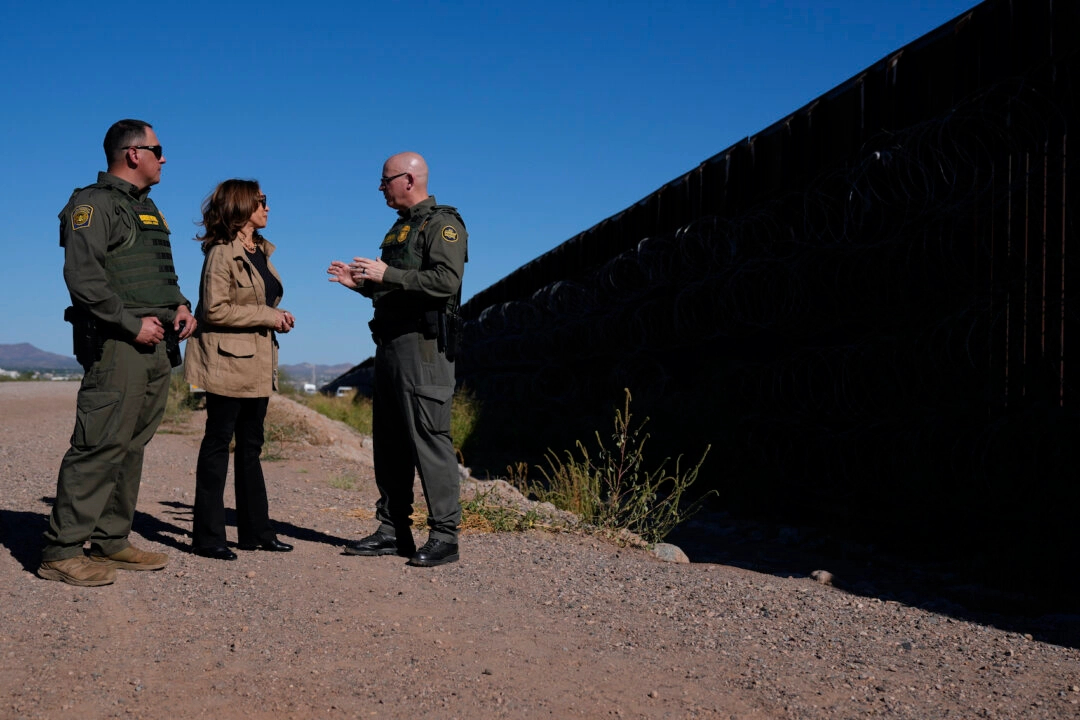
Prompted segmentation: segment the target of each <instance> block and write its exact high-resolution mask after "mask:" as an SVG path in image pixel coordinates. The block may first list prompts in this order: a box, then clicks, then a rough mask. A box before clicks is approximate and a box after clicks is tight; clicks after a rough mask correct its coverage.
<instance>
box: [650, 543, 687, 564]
mask: <svg viewBox="0 0 1080 720" xmlns="http://www.w3.org/2000/svg"><path fill="white" fill-rule="evenodd" d="M652 554H653V555H654V556H655V557H657V558H660V559H661V560H663V561H664V562H673V563H688V562H690V558H688V557H687V556H686V553H684V552H683V551H682V550H681V549H680V548H679V546H677V545H672V544H670V543H657V544H656V545H654V546H653V549H652Z"/></svg>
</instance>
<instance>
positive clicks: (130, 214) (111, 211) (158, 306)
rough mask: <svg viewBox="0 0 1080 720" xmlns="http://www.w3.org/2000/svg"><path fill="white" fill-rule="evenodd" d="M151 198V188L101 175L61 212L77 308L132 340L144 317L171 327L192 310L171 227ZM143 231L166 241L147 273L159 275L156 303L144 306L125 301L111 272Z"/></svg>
mask: <svg viewBox="0 0 1080 720" xmlns="http://www.w3.org/2000/svg"><path fill="white" fill-rule="evenodd" d="M103 186H104V187H103ZM121 194H122V195H121ZM149 194H150V188H143V189H142V190H140V189H139V188H137V187H136V186H135V185H132V184H131V183H129V182H127V181H126V180H122V179H121V178H118V177H116V176H115V175H111V174H109V173H107V172H99V173H98V180H97V183H96V184H95V185H91V186H89V187H85V188H81V189H79V190H76V191H75V192H74V193H73V194H72V196H71V198H70V199H69V200H68V203H67V205H66V206H65V207H64V209H63V210H62V211H61V213H60V245H61V246H62V247H63V248H64V280H65V281H66V282H67V287H68V292H69V293H70V294H71V300H72V304H74V305H76V306H80V307H82V308H85V309H86V310H88V311H89V312H90V313H92V314H93V315H94V316H95V317H97V318H98V319H100V320H103V321H105V322H109V323H112V324H114V325H118V326H120V327H122V328H123V329H124V330H125V331H126V332H128V333H130V334H131V337H132V338H134V337H135V336H136V335H138V334H139V330H140V329H141V328H142V321H141V318H142V317H143V316H146V315H154V316H156V317H158V318H159V319H161V321H162V323H163V324H165V323H169V324H171V323H172V322H173V320H174V319H175V316H176V312H175V309H176V308H177V307H178V306H180V305H187V306H188V307H190V303H189V302H188V301H187V299H186V298H185V297H184V296H183V294H182V293H181V292H180V287H179V285H178V283H177V279H176V271H175V269H174V266H173V259H172V247H171V245H170V244H169V242H168V239H167V238H168V234H169V225H168V223H166V222H165V218H164V216H163V215H162V214H161V211H159V210H158V208H157V206H156V205H155V204H154V201H153V200H151V199H150V197H149ZM125 204H126V205H127V207H126V208H125V207H124V205H125ZM139 232H155V233H156V234H158V235H161V236H163V237H164V238H165V239H164V240H163V241H159V246H158V248H157V252H156V256H155V257H154V259H153V261H152V262H153V265H152V266H147V267H146V268H145V275H156V276H157V277H156V278H152V280H153V282H152V283H151V284H152V286H153V287H152V289H151V290H150V291H149V293H148V294H149V295H150V296H152V297H153V298H154V300H153V301H152V302H149V303H147V304H145V305H144V306H141V307H139V306H135V305H132V304H130V303H125V302H124V300H123V298H121V297H120V294H119V290H120V288H117V287H114V284H113V283H111V282H110V278H109V274H108V272H107V271H106V265H107V263H108V261H109V258H110V256H113V257H115V256H116V253H117V252H118V250H121V249H122V246H123V245H124V244H125V243H126V242H127V241H129V239H130V238H131V237H134V234H135V233H139ZM142 270H143V268H140V272H141V271H142ZM148 279H151V278H148Z"/></svg>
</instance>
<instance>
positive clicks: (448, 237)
mask: <svg viewBox="0 0 1080 720" xmlns="http://www.w3.org/2000/svg"><path fill="white" fill-rule="evenodd" d="M442 239H443V240H445V241H446V242H457V230H455V229H454V226H453V225H447V226H446V227H444V228H443V229H442Z"/></svg>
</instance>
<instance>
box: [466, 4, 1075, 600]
mask: <svg viewBox="0 0 1080 720" xmlns="http://www.w3.org/2000/svg"><path fill="white" fill-rule="evenodd" d="M1078 37H1080V7H1078V4H1077V3H1054V2H1052V1H1051V0H1028V1H1026V2H1023V3H1021V2H1008V1H1007V0H987V1H986V2H983V3H981V4H979V5H977V6H975V7H974V8H972V10H970V11H968V12H966V13H964V14H963V15H961V16H959V17H957V18H955V19H954V20H952V21H950V22H948V23H946V24H945V25H943V26H941V27H939V28H938V29H936V30H934V31H933V32H931V33H929V34H927V35H926V36H924V37H922V38H920V39H918V40H917V41H915V42H913V43H911V44H909V45H907V46H905V47H903V48H901V49H899V50H897V51H896V52H894V53H892V54H890V55H889V56H887V57H885V58H883V59H882V60H880V61H879V62H877V63H875V64H874V65H873V66H871V67H869V68H867V69H866V70H865V71H863V72H861V73H859V74H858V75H857V76H855V77H853V78H851V79H849V80H848V81H846V82H844V83H843V84H841V85H839V86H837V87H836V88H835V89H833V90H832V91H830V92H828V93H826V94H825V95H822V96H821V97H819V98H817V99H816V100H814V101H813V102H811V103H809V104H808V105H806V106H804V107H802V108H799V109H798V110H796V111H795V112H793V113H792V114H791V115H789V116H788V117H785V118H783V119H782V120H780V121H779V122H777V123H775V124H773V125H772V126H770V127H768V128H766V129H764V130H763V131H761V132H760V133H758V134H756V135H754V136H752V137H748V138H746V139H744V140H742V141H740V142H739V143H736V144H735V145H733V146H731V147H729V148H727V149H726V150H724V151H722V152H720V153H718V154H717V155H715V156H713V157H711V158H709V159H707V160H706V161H704V162H703V163H701V164H700V165H698V166H697V167H696V168H694V169H693V170H691V171H690V172H688V173H686V174H685V175H682V176H681V177H678V178H676V179H675V180H673V181H671V182H669V183H667V184H665V185H664V186H662V187H660V188H659V189H658V190H656V191H655V192H654V193H652V194H651V195H649V196H648V197H646V198H644V199H642V200H641V201H639V202H637V203H635V204H634V205H633V206H631V207H629V208H627V209H625V210H624V211H622V212H620V213H618V214H616V215H614V216H612V217H610V218H608V219H606V220H604V221H603V222H601V223H599V224H597V225H596V226H594V227H592V228H589V229H588V230H585V231H584V232H582V233H580V234H579V235H577V236H575V237H573V238H571V239H570V240H567V241H566V242H564V243H562V244H561V245H559V246H557V247H556V248H554V249H553V250H551V251H550V252H547V253H545V254H544V255H542V256H540V257H538V258H537V259H535V260H533V261H532V262H530V263H528V264H526V265H525V266H523V267H521V268H519V269H517V270H516V271H514V272H513V273H511V274H509V275H508V276H507V277H505V278H504V279H502V280H500V281H499V282H497V283H495V284H494V285H492V286H491V287H489V288H487V289H485V290H483V291H482V292H480V293H477V294H476V295H475V296H474V297H473V298H472V299H470V300H469V302H468V303H466V304H465V306H464V307H463V313H464V316H465V319H466V326H465V349H464V351H463V354H462V356H461V357H460V358H459V360H458V378H459V381H460V382H461V383H462V384H463V385H465V386H467V387H468V388H469V389H470V390H471V391H472V392H473V393H474V394H475V395H476V396H477V397H478V399H479V400H480V401H481V403H482V406H483V408H484V412H483V414H482V416H481V421H480V425H479V426H478V427H477V429H476V431H475V432H474V436H473V437H474V438H475V442H473V443H471V444H472V446H473V447H471V448H469V447H467V448H465V455H466V458H467V459H469V461H470V462H471V463H473V464H474V467H475V465H476V464H481V465H483V464H487V465H488V470H490V471H492V472H495V473H499V472H502V471H503V469H504V468H505V463H504V461H506V460H509V459H512V458H517V459H526V460H529V461H532V462H536V461H538V460H539V459H540V458H542V455H543V452H544V451H545V450H546V449H548V448H557V449H560V450H561V449H563V448H572V447H573V441H574V440H582V441H584V442H586V443H589V442H590V441H591V439H592V438H593V433H594V432H595V431H597V430H599V431H601V432H605V431H606V430H607V429H608V428H610V427H611V422H612V417H613V409H614V408H615V407H616V406H621V404H622V399H623V388H628V389H629V390H630V391H631V394H632V396H633V405H632V411H633V412H634V414H635V416H636V417H639V418H643V417H644V416H646V415H647V416H649V417H650V422H649V426H648V429H649V430H650V432H651V433H652V436H653V439H651V440H650V442H652V443H654V445H655V446H656V450H655V452H656V453H659V454H660V455H659V458H657V459H658V460H659V459H661V458H662V457H663V456H664V455H667V454H671V455H672V456H673V457H674V455H676V454H678V453H685V454H686V456H687V457H688V458H691V459H694V460H696V459H697V457H699V456H700V454H701V452H702V450H703V449H704V447H705V446H706V445H711V446H712V448H713V449H712V451H711V453H710V456H709V460H708V463H707V465H706V466H705V468H704V469H703V476H702V478H703V479H702V480H699V483H700V484H702V485H706V486H708V487H713V488H716V489H718V490H719V491H720V493H721V496H720V500H719V501H718V502H719V503H721V504H723V505H724V506H725V507H731V508H735V509H741V510H743V511H747V512H755V513H763V514H771V515H776V516H783V517H789V516H792V515H798V516H801V517H803V518H806V517H813V518H815V519H816V521H817V522H819V523H821V524H826V525H829V526H832V527H836V528H839V529H843V530H844V531H845V532H850V533H852V534H855V535H859V536H861V537H867V536H869V537H873V538H877V539H879V540H882V539H889V540H890V541H891V542H894V543H896V544H903V545H907V546H910V547H914V548H920V549H922V550H924V551H925V552H928V553H933V552H936V551H939V550H935V548H937V549H940V548H941V547H942V546H943V544H945V545H947V546H948V547H949V548H950V551H951V552H955V553H969V557H970V558H971V562H972V566H973V567H974V569H975V570H976V571H978V572H985V573H990V572H992V571H993V568H994V567H995V565H996V564H998V563H1001V562H1011V561H1014V560H1021V561H1024V562H1025V567H1027V568H1030V571H1029V575H1030V577H1028V578H1027V579H1028V580H1032V579H1034V580H1037V581H1038V582H1039V583H1041V584H1042V585H1043V586H1045V587H1047V588H1050V589H1051V590H1057V591H1062V592H1063V591H1064V589H1065V588H1067V587H1076V583H1077V581H1076V580H1074V579H1065V578H1062V577H1060V576H1058V575H1057V574H1055V573H1061V572H1062V568H1061V567H1059V566H1058V563H1060V562H1061V561H1062V560H1064V559H1065V558H1067V557H1075V553H1076V551H1077V550H1078V549H1080V543H1078V537H1080V536H1078V531H1077V530H1076V529H1075V525H1076V523H1075V522H1074V520H1073V518H1072V515H1073V514H1074V512H1075V508H1077V507H1080V489H1078V486H1080V483H1077V482H1076V480H1075V476H1076V474H1077V469H1078V468H1080V464H1078V463H1077V459H1078V458H1077V454H1078V453H1077V449H1076V448H1077V446H1078V445H1080V413H1078V404H1077V403H1078V397H1077V389H1078V388H1077V383H1076V373H1075V369H1074V368H1073V367H1071V366H1069V365H1068V364H1067V363H1066V348H1067V347H1068V346H1069V343H1070V342H1075V338H1076V332H1077V330H1078V327H1077V309H1076V308H1077V301H1076V299H1075V297H1073V298H1071V299H1072V302H1071V303H1070V302H1068V301H1069V300H1070V292H1071V293H1073V294H1074V293H1075V288H1076V282H1077V270H1076V268H1077V264H1078V263H1077V261H1076V259H1075V257H1073V258H1070V256H1069V253H1068V251H1069V249H1070V248H1071V249H1072V250H1073V252H1074V253H1075V250H1076V248H1077V238H1076V215H1075V213H1076V208H1077V207H1078V206H1077V199H1078V198H1077V186H1078V185H1080V182H1078V178H1077V177H1075V176H1074V177H1073V178H1072V182H1071V183H1070V182H1069V179H1070V178H1069V169H1070V163H1069V147H1068V145H1069V142H1068V141H1069V130H1070V128H1071V127H1076V126H1078V118H1077V114H1076V113H1077V111H1076V107H1077V106H1078V105H1080V103H1078V102H1077V97H1076V95H1077V93H1076V89H1077V82H1078V80H1080V73H1078V52H1077V48H1078V46H1080V43H1078V41H1077V38H1078ZM1073 144H1074V146H1075V145H1076V142H1075V139H1074V143H1073ZM1075 154H1076V148H1075V147H1074V148H1073V155H1074V156H1075ZM1070 260H1071V262H1070ZM539 438H542V440H539ZM493 448H497V449H498V450H497V451H493ZM1040 553H1041V554H1040ZM1064 572H1071V571H1070V570H1064ZM1070 584H1071V585H1070Z"/></svg>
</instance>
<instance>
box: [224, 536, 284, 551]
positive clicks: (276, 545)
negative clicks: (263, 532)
mask: <svg viewBox="0 0 1080 720" xmlns="http://www.w3.org/2000/svg"><path fill="white" fill-rule="evenodd" d="M236 547H238V548H240V549H241V550H267V551H269V552H289V551H290V550H292V548H293V546H292V545H290V544H289V543H283V542H281V541H280V540H278V539H277V538H274V539H273V540H263V541H262V542H257V543H244V544H242V545H237V546H236Z"/></svg>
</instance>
